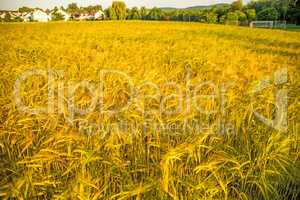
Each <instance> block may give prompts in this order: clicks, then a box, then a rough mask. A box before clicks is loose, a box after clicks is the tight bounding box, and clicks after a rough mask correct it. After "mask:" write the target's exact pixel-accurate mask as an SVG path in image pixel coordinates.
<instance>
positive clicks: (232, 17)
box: [225, 12, 239, 25]
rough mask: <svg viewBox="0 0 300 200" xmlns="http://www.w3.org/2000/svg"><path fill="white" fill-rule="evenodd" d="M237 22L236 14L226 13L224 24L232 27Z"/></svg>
mask: <svg viewBox="0 0 300 200" xmlns="http://www.w3.org/2000/svg"><path fill="white" fill-rule="evenodd" d="M238 20H239V16H238V14H237V13H236V12H229V13H227V15H226V21H225V23H226V24H233V25H236V24H237V22H238Z"/></svg>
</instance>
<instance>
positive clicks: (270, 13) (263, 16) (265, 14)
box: [257, 8, 279, 20]
mask: <svg viewBox="0 0 300 200" xmlns="http://www.w3.org/2000/svg"><path fill="white" fill-rule="evenodd" d="M278 16H279V13H278V11H277V10H276V9H275V8H266V9H264V10H262V11H260V12H259V13H257V18H258V19H259V20H277V19H278Z"/></svg>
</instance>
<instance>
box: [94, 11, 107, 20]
mask: <svg viewBox="0 0 300 200" xmlns="http://www.w3.org/2000/svg"><path fill="white" fill-rule="evenodd" d="M94 18H95V19H96V20H103V19H104V18H105V14H104V12H103V11H102V10H99V11H98V12H96V13H95V14H94Z"/></svg>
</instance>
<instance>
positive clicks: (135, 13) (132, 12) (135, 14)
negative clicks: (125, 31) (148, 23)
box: [128, 7, 141, 19]
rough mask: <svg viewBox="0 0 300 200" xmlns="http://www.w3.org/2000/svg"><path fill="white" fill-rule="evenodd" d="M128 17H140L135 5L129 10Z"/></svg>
mask: <svg viewBox="0 0 300 200" xmlns="http://www.w3.org/2000/svg"><path fill="white" fill-rule="evenodd" d="M128 19H141V13H140V11H139V9H138V8H137V7H133V8H132V9H131V10H129V15H128Z"/></svg>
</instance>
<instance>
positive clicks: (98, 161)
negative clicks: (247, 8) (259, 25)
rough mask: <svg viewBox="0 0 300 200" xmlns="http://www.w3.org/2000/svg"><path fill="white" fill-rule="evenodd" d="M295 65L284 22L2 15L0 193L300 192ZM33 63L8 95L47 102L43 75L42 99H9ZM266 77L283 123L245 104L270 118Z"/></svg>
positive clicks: (194, 195) (298, 61) (299, 53)
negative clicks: (279, 94) (45, 19)
mask: <svg viewBox="0 0 300 200" xmlns="http://www.w3.org/2000/svg"><path fill="white" fill-rule="evenodd" d="M299 67H300V34H299V33H293V32H287V31H280V30H263V29H250V28H242V27H234V26H222V25H205V24H200V23H177V22H138V21H133V22H113V21H111V22H68V23H59V22H57V23H47V24H46V23H45V24H43V23H29V24H22V23H15V24H13V23H12V24H0V72H1V76H0V106H1V109H0V159H1V160H0V199H82V200H86V199H91V200H96V199H120V200H121V199H122V200H125V199H143V200H144V199H145V200H156V199H158V200H159V199H178V200H179V199H186V200H194V199H211V200H213V199H220V200H221V199H228V200H235V199H249V200H252V199H253V200H254V199H272V200H273V199H278V200H279V199H299V197H300V160H299V154H300V144H299V139H300V138H299V118H300V113H299V110H300V104H299V102H300V101H299V100H300V99H299V93H300V90H299V88H300V74H299ZM32 69H35V70H40V71H42V72H43V73H44V72H45V74H46V75H44V76H43V75H39V76H30V77H27V78H26V80H23V82H22V84H21V87H20V88H18V89H19V93H20V94H19V95H20V99H21V101H22V102H23V103H24V104H25V105H26V106H28V107H30V108H44V107H45V106H46V107H47V106H49V102H48V101H47V100H48V95H49V93H48V92H49V87H50V88H52V89H53V91H54V92H53V99H52V100H53V102H54V105H53V107H52V108H53V110H52V112H45V113H36V114H34V113H28V112H24V110H22V109H20V108H19V106H18V105H17V102H16V95H15V94H16V93H15V85H16V81H17V80H18V78H19V77H20V76H22V74H24V72H26V71H28V70H32ZM51 70H52V71H51ZM103 70H104V71H105V70H106V71H109V72H111V73H110V74H106V76H101V72H103ZM284 70H287V73H288V76H287V80H285V81H281V82H280V83H279V82H278V81H277V82H276V80H274V77H275V79H276V74H278V72H281V71H284ZM49 71H51V74H52V75H51V76H52V79H51V81H49V80H48V79H47V77H49V76H50V75H49V74H50V72H49ZM33 72H34V71H33ZM48 72H49V74H47V73H48ZM52 72H53V73H52ZM114 72H116V73H114ZM125 77H127V79H126V78H125ZM265 79H266V80H268V79H270V81H269V82H268V84H269V85H268V87H266V88H265V89H263V90H261V91H259V92H257V93H255V94H254V93H253V88H254V87H255V85H257V84H258V83H259V82H260V81H261V80H265ZM82 81H85V83H86V84H90V85H92V86H91V88H90V89H87V88H84V84H82V85H76V84H78V83H82ZM203 83H204V84H203ZM199 84H200V87H198V86H199ZM74 85H75V86H74ZM99 85H102V86H103V87H101V88H100V89H99V87H98V86H99ZM131 86H133V87H132V88H133V91H132V90H130V88H131ZM70 88H71V89H70ZM72 88H73V89H72ZM74 88H75V89H74ZM276 91H287V96H286V98H285V100H286V101H287V120H286V121H287V125H286V127H285V129H284V128H283V129H278V127H277V126H275V127H274V126H273V127H272V126H270V125H267V124H266V123H264V122H263V121H262V120H260V119H259V118H258V117H257V116H256V115H255V114H253V113H254V109H255V111H257V112H259V113H260V114H261V115H262V116H264V117H265V118H268V119H274V118H275V115H276V113H277V112H278V110H280V109H279V108H277V107H276V106H275V104H274V102H276V95H275V94H276ZM200 94H201V95H203V97H205V96H204V95H207V98H196V97H195V96H197V95H200ZM212 94H216V95H215V98H213V97H212V96H209V95H212ZM179 96H180V97H181V98H177V97H179ZM73 97H74V98H73ZM94 97H96V98H94ZM166 97H169V98H166ZM194 97H195V98H194ZM94 100H95V101H96V103H95V105H94V106H93V107H92V109H91V110H89V112H86V113H79V112H74V113H71V112H73V111H72V108H73V107H77V108H81V109H82V110H83V109H85V108H88V107H89V106H90V105H91V102H92V101H94ZM100 100H101V101H100ZM129 100H130V104H128V106H127V107H126V109H121V108H123V107H124V105H127V103H128V102H129ZM194 100H195V101H194ZM191 102H194V103H195V104H196V105H197V106H198V107H197V106H195V104H191ZM70 105H71V106H70ZM180 105H182V106H180ZM72 106H73V107H72ZM177 108H180V109H178V110H177ZM197 108H201V109H200V110H199V109H197ZM109 110H118V111H119V112H106V111H109ZM148 111H149V112H148ZM150 111H151V112H150ZM167 111H173V112H167ZM176 111H177V112H176ZM209 111H213V112H209ZM124 122H126V124H129V126H128V127H126V128H124V127H123V128H122V127H120V126H119V124H120V123H124ZM194 122H195V123H194ZM157 125H158V126H157ZM169 125H170V126H169ZM197 125H200V126H201V127H199V126H197ZM162 127H164V128H162ZM166 127H167V128H166ZM170 127H171V128H170ZM281 128H282V127H281Z"/></svg>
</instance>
